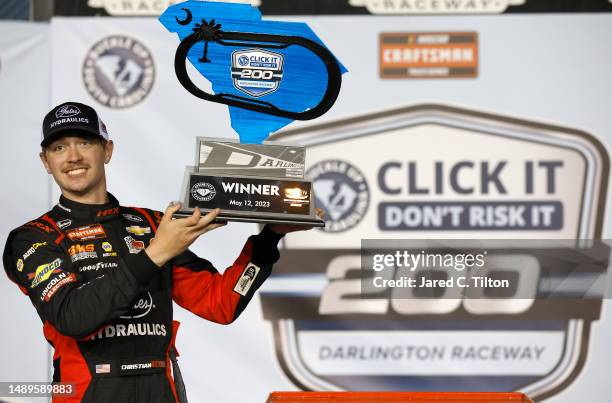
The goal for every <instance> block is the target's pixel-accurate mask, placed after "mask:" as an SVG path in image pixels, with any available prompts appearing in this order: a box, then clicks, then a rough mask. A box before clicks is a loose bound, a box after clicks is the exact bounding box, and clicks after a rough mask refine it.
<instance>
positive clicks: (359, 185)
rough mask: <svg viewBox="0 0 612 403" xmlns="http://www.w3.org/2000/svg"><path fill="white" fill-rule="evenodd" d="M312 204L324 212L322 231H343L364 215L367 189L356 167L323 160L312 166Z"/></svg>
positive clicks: (310, 173) (367, 200) (309, 175)
mask: <svg viewBox="0 0 612 403" xmlns="http://www.w3.org/2000/svg"><path fill="white" fill-rule="evenodd" d="M306 177H308V178H310V179H312V181H313V185H314V191H315V202H316V206H317V207H319V208H321V209H323V210H324V211H325V228H324V229H323V230H324V231H326V232H343V231H347V230H349V229H351V228H353V227H354V226H355V225H357V224H358V223H359V222H360V221H361V220H362V219H363V217H364V215H365V213H366V211H367V210H368V206H369V204H370V190H369V188H368V183H367V182H366V180H365V177H364V176H363V174H362V173H361V171H360V170H359V169H357V167H355V166H354V165H352V164H350V163H348V162H346V161H341V160H325V161H321V162H319V163H317V164H316V165H314V166H312V167H311V168H310V169H309V170H308V172H306Z"/></svg>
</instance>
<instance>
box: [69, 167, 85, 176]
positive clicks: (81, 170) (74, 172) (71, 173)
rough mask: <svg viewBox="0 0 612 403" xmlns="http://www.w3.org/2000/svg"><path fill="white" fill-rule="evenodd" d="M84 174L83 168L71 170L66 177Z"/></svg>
mask: <svg viewBox="0 0 612 403" xmlns="http://www.w3.org/2000/svg"><path fill="white" fill-rule="evenodd" d="M84 172H85V168H79V169H73V170H72V171H68V175H71V176H74V175H80V174H82V173H84Z"/></svg>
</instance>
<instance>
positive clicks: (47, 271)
mask: <svg viewBox="0 0 612 403" xmlns="http://www.w3.org/2000/svg"><path fill="white" fill-rule="evenodd" d="M61 263H62V259H60V258H57V259H55V260H54V261H52V262H51V263H46V264H43V265H40V266H38V267H37V268H36V272H35V273H34V274H32V275H31V277H33V278H34V280H33V281H32V285H30V288H34V287H36V286H37V285H38V284H40V283H42V282H43V281H47V280H48V279H49V277H51V274H52V273H54V272H56V270H57V271H59V267H60V264H61Z"/></svg>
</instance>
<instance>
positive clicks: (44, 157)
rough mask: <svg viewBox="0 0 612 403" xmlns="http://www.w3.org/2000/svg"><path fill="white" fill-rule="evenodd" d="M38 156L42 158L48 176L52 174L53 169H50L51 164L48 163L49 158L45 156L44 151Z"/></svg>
mask: <svg viewBox="0 0 612 403" xmlns="http://www.w3.org/2000/svg"><path fill="white" fill-rule="evenodd" d="M38 156H39V157H40V160H41V161H42V163H43V165H44V166H45V169H46V170H47V173H48V174H51V168H49V162H48V161H47V156H46V155H45V152H44V151H41V152H40V153H39V154H38Z"/></svg>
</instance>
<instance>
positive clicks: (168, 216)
mask: <svg viewBox="0 0 612 403" xmlns="http://www.w3.org/2000/svg"><path fill="white" fill-rule="evenodd" d="M180 209H181V203H180V202H170V204H169V205H168V207H166V211H164V216H163V217H162V219H161V221H162V222H169V221H172V215H173V214H174V213H176V212H177V211H179V210H180Z"/></svg>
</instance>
